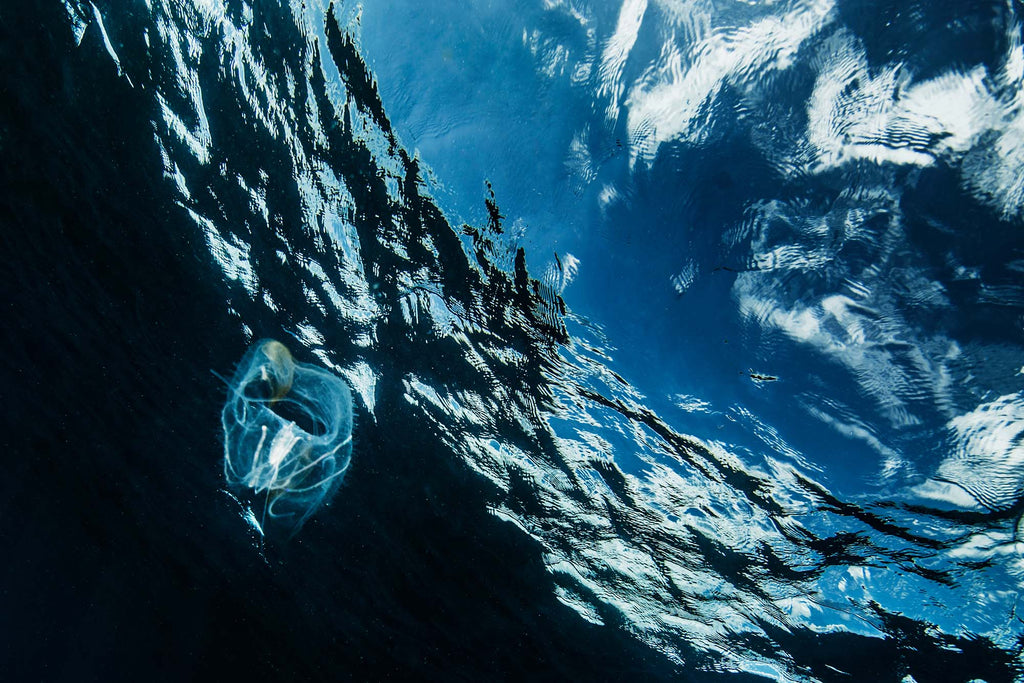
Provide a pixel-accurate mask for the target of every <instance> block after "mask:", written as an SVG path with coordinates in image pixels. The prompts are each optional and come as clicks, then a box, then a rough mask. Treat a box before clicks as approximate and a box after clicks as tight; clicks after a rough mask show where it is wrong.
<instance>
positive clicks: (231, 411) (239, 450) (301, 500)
mask: <svg viewBox="0 0 1024 683" xmlns="http://www.w3.org/2000/svg"><path fill="white" fill-rule="evenodd" d="M221 423H222V425H223V427H224V475H225V476H226V477H227V481H228V485H229V486H231V487H237V488H241V489H248V490H250V491H251V492H252V494H253V495H254V496H256V497H257V500H258V499H259V498H260V497H262V504H263V514H262V518H261V522H260V524H261V531H264V533H266V530H267V526H268V524H269V525H271V526H272V528H274V529H280V530H282V531H285V532H287V533H288V534H290V535H293V534H295V533H296V532H298V531H299V529H300V528H302V525H303V524H304V523H305V522H306V520H307V519H309V517H310V516H311V515H312V514H313V513H314V512H316V510H317V509H318V508H319V507H320V506H321V505H323V504H324V503H326V502H327V501H328V500H330V497H331V496H332V495H333V494H334V492H335V491H336V490H337V487H338V485H339V484H340V483H341V479H342V476H343V475H344V474H345V471H346V470H347V469H348V466H349V462H350V461H351V459H352V395H351V393H350V392H349V389H348V386H347V385H346V384H345V382H343V381H342V380H341V379H339V378H338V377H336V376H335V375H333V374H331V373H330V372H328V371H327V370H324V369H322V368H318V367H316V366H313V365H308V364H306V363H298V362H296V361H295V359H294V358H292V354H291V352H290V351H289V350H288V348H287V347H286V346H285V345H284V344H282V343H281V342H278V341H274V340H273V339H264V340H261V341H258V342H256V343H255V344H253V345H252V347H250V348H249V350H248V351H247V352H246V354H245V356H243V357H242V360H241V362H240V363H239V365H238V369H237V370H236V371H235V375H234V377H232V379H231V382H230V383H229V386H228V400H227V403H225V405H224V412H223V413H222V414H221Z"/></svg>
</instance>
